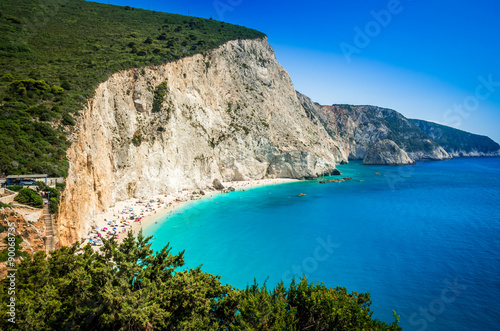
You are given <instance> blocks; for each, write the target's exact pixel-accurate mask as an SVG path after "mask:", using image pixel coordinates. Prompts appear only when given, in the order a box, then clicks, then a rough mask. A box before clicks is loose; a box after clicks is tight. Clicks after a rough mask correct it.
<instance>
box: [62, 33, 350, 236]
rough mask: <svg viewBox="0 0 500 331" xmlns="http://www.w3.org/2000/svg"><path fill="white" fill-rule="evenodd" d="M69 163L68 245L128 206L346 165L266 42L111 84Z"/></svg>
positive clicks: (129, 74)
mask: <svg viewBox="0 0 500 331" xmlns="http://www.w3.org/2000/svg"><path fill="white" fill-rule="evenodd" d="M162 83H165V84H164V86H165V87H166V89H165V90H166V92H165V93H164V95H162V93H157V95H158V97H157V100H160V101H162V102H161V104H160V107H158V109H157V110H159V111H156V112H155V111H153V103H154V100H155V91H158V86H160V84H162ZM68 159H69V164H70V165H69V172H68V177H67V178H66V189H65V191H64V196H63V198H62V201H61V205H60V212H59V217H58V227H59V235H60V244H61V245H67V244H70V243H72V242H75V241H76V240H79V239H80V238H81V237H82V236H84V235H86V233H87V232H88V231H89V230H90V224H91V220H92V218H93V217H94V216H95V215H96V214H98V213H100V212H103V211H105V210H106V209H107V208H109V207H110V206H112V205H113V204H115V203H116V202H117V201H120V200H124V199H128V198H130V197H141V196H151V195H153V194H163V193H169V192H174V191H176V190H178V189H182V188H190V189H197V188H200V189H202V188H204V187H207V186H210V185H211V183H212V181H213V180H214V179H216V178H217V179H221V180H224V181H228V180H247V179H261V178H265V177H289V178H314V177H315V176H319V175H323V174H328V173H330V172H331V171H332V170H333V169H334V168H335V164H336V163H339V162H345V161H347V158H346V155H345V153H343V152H341V151H340V149H339V147H338V146H337V144H336V142H334V141H333V140H332V139H331V137H330V136H329V135H328V133H327V132H326V131H325V129H324V127H323V126H322V125H321V123H314V122H312V121H310V120H309V119H308V118H307V114H306V112H305V110H304V108H303V107H302V106H301V104H300V102H299V100H298V99H297V95H296V93H295V90H294V88H293V85H292V82H291V80H290V77H289V76H288V73H287V72H286V71H285V70H284V69H283V68H282V67H281V66H280V65H279V63H278V62H277V61H276V58H275V55H274V52H273V50H272V48H271V47H270V46H269V44H268V42H267V39H257V40H239V41H230V42H227V43H226V44H224V45H222V46H221V47H219V48H218V49H215V50H213V51H210V52H206V53H204V54H198V55H195V56H192V57H189V58H183V59H181V60H178V61H177V62H173V63H168V64H165V65H161V66H157V67H148V68H144V69H132V70H127V71H122V72H118V73H116V74H114V75H112V76H111V77H110V78H109V79H108V80H107V81H106V82H104V83H102V84H100V85H99V86H98V87H97V89H96V90H95V95H94V97H93V98H92V99H90V100H88V104H87V106H86V107H85V109H84V110H83V112H82V113H81V116H80V119H79V123H78V125H77V130H76V132H75V134H74V139H73V144H72V146H71V147H70V148H69V151H68Z"/></svg>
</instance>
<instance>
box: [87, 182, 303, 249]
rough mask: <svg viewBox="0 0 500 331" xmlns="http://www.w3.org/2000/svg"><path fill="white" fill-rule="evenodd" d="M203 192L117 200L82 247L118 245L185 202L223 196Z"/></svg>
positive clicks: (240, 184) (98, 218) (237, 185)
mask: <svg viewBox="0 0 500 331" xmlns="http://www.w3.org/2000/svg"><path fill="white" fill-rule="evenodd" d="M292 181H297V179H289V178H276V179H260V180H247V181H232V182H223V183H222V184H223V185H224V187H226V188H229V187H232V188H234V190H236V191H241V190H245V189H248V188H253V187H258V186H264V185H272V184H280V183H288V182H292ZM203 193H204V194H201V192H200V190H194V191H193V190H187V189H184V190H178V191H177V192H176V193H173V194H160V195H152V196H150V197H142V198H140V199H139V198H132V199H128V200H125V201H119V202H117V203H116V204H115V205H114V206H113V207H110V208H109V209H108V211H106V212H105V213H102V214H99V215H97V216H96V217H95V219H94V222H93V223H92V231H91V232H90V233H88V234H87V236H86V237H85V238H82V245H85V244H88V243H90V244H92V245H93V246H95V247H99V246H100V243H101V240H100V238H106V239H110V238H112V237H115V238H116V239H117V240H118V242H121V241H122V240H123V238H124V237H125V236H126V235H127V232H129V231H132V232H133V233H134V234H137V233H138V232H139V231H140V230H141V229H143V228H146V227H147V226H148V225H150V224H152V223H153V222H156V221H158V220H159V219H162V218H164V217H165V216H166V215H167V214H169V213H171V212H174V211H175V209H177V208H179V207H180V206H182V204H183V203H185V202H188V201H191V200H199V199H203V198H207V197H210V196H213V195H215V194H224V193H222V192H221V191H218V190H215V189H214V188H211V189H210V190H204V191H203Z"/></svg>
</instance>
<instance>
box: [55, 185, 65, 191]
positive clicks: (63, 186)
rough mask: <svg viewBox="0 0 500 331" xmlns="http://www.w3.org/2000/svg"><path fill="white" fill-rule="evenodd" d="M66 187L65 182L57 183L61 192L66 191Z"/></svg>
mask: <svg viewBox="0 0 500 331" xmlns="http://www.w3.org/2000/svg"><path fill="white" fill-rule="evenodd" d="M65 187H66V184H65V183H56V188H57V189H58V190H59V191H60V192H61V191H64V188H65Z"/></svg>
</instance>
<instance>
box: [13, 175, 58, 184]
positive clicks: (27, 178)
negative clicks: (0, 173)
mask: <svg viewBox="0 0 500 331" xmlns="http://www.w3.org/2000/svg"><path fill="white" fill-rule="evenodd" d="M48 177H49V176H48V175H47V174H43V175H10V176H7V177H6V178H5V179H6V181H5V183H4V185H5V186H13V185H21V186H23V185H34V184H35V181H40V180H42V179H43V181H44V182H45V184H47V178H48Z"/></svg>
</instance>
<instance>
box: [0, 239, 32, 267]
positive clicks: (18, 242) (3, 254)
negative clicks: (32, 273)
mask: <svg viewBox="0 0 500 331" xmlns="http://www.w3.org/2000/svg"><path fill="white" fill-rule="evenodd" d="M15 238H16V239H15V244H14V247H15V250H14V254H15V255H14V256H15V257H19V256H20V257H23V258H28V257H29V256H30V255H29V254H28V252H23V251H21V250H20V249H19V246H20V245H21V243H22V242H23V238H22V237H21V236H16V237H15ZM4 242H5V243H6V244H7V245H8V244H9V239H8V237H5V239H4ZM8 254H9V251H8V247H7V248H5V249H4V250H3V251H2V252H0V262H5V261H7V259H8V258H9V255H8Z"/></svg>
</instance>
